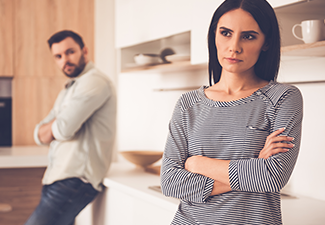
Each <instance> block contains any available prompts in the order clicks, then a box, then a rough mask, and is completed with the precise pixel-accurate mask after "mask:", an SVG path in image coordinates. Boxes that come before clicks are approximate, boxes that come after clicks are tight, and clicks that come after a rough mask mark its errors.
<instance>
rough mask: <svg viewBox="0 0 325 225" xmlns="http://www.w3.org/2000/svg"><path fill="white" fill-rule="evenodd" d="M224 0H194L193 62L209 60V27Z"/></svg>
mask: <svg viewBox="0 0 325 225" xmlns="http://www.w3.org/2000/svg"><path fill="white" fill-rule="evenodd" d="M222 2H223V0H205V1H201V0H194V2H193V10H192V15H195V17H193V18H192V30H191V62H192V64H201V63H207V62H208V42H207V36H208V29H209V25H210V22H211V19H212V16H213V13H214V11H215V10H216V9H217V8H218V6H219V5H220V4H221V3H222Z"/></svg>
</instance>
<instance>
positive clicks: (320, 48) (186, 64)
mask: <svg viewBox="0 0 325 225" xmlns="http://www.w3.org/2000/svg"><path fill="white" fill-rule="evenodd" d="M281 53H282V55H283V56H298V57H310V56H314V57H325V41H319V42H316V43H311V44H299V45H290V46H285V47H282V48H281ZM207 68H208V66H207V64H197V65H192V64H191V61H180V62H174V63H169V64H158V65H153V66H138V67H131V68H125V69H122V70H121V73H135V72H146V71H148V72H149V71H150V72H154V71H159V72H175V71H192V70H202V69H207Z"/></svg>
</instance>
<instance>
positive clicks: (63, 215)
mask: <svg viewBox="0 0 325 225" xmlns="http://www.w3.org/2000/svg"><path fill="white" fill-rule="evenodd" d="M97 194H98V191H97V190H95V189H94V188H93V187H92V185H91V184H89V183H84V182H83V181H82V180H80V179H79V178H69V179H65V180H60V181H57V182H55V183H53V184H50V185H44V186H43V189H42V196H41V200H40V203H39V205H38V206H37V208H36V209H35V211H34V212H33V214H32V215H31V216H30V217H29V219H28V220H27V222H26V223H25V225H73V224H74V219H75V217H76V216H77V215H78V214H79V212H80V211H81V210H82V209H83V208H84V207H86V205H88V203H90V202H91V201H92V200H93V199H94V198H95V197H96V195H97Z"/></svg>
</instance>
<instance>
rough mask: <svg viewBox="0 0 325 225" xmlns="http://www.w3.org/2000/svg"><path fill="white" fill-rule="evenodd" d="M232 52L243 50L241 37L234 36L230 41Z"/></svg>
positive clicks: (237, 52) (238, 52)
mask: <svg viewBox="0 0 325 225" xmlns="http://www.w3.org/2000/svg"><path fill="white" fill-rule="evenodd" d="M229 50H230V52H234V53H236V54H240V53H241V52H242V47H241V45H240V40H239V38H236V37H234V38H233V39H232V41H231V43H230V47H229Z"/></svg>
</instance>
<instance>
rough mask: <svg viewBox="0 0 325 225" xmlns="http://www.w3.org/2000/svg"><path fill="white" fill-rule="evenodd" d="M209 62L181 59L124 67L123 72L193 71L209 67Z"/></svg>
mask: <svg viewBox="0 0 325 225" xmlns="http://www.w3.org/2000/svg"><path fill="white" fill-rule="evenodd" d="M207 68H208V66H207V64H197V65H192V64H191V61H179V62H174V63H168V64H158V65H153V66H139V67H132V68H126V69H122V70H121V73H134V72H145V71H150V72H153V71H159V72H175V71H180V70H181V71H191V70H200V69H207Z"/></svg>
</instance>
